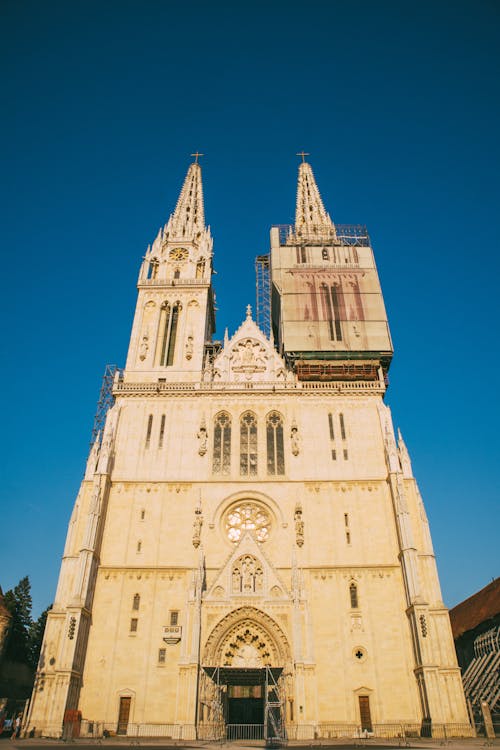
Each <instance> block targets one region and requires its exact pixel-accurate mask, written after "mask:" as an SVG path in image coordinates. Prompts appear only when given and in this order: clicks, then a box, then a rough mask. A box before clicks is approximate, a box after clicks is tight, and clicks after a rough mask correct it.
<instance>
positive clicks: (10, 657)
mask: <svg viewBox="0 0 500 750" xmlns="http://www.w3.org/2000/svg"><path fill="white" fill-rule="evenodd" d="M4 602H5V606H6V607H7V609H8V610H9V611H10V613H11V614H12V620H11V623H10V629H9V636H8V640H7V645H6V649H5V654H4V659H5V660H6V661H12V662H17V663H20V664H27V665H28V666H29V667H30V668H31V669H33V670H34V669H36V665H37V662H38V656H39V654H40V648H41V645H42V639H43V633H44V630H45V623H46V620H47V613H48V611H49V609H50V608H51V607H48V608H47V609H46V610H44V612H42V614H41V615H40V617H39V618H38V619H37V620H33V618H32V616H31V609H32V604H33V603H32V599H31V583H30V579H29V577H28V576H25V577H24V578H21V580H20V581H19V583H18V584H17V586H15V587H14V588H13V589H10V590H9V591H7V592H6V593H5V595H4Z"/></svg>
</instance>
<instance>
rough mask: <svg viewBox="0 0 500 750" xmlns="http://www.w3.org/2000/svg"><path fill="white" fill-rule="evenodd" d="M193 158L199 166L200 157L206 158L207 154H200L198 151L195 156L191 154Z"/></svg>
mask: <svg viewBox="0 0 500 750" xmlns="http://www.w3.org/2000/svg"><path fill="white" fill-rule="evenodd" d="M191 156H194V157H195V164H198V157H200V156H205V154H200V152H199V151H197V152H196V153H195V154H191Z"/></svg>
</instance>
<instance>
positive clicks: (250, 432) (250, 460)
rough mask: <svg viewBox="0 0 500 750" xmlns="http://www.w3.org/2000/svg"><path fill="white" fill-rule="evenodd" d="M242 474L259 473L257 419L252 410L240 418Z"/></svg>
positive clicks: (252, 474) (251, 474)
mask: <svg viewBox="0 0 500 750" xmlns="http://www.w3.org/2000/svg"><path fill="white" fill-rule="evenodd" d="M240 474H241V475H242V476H255V475H256V474H257V419H256V417H255V414H252V412H251V411H247V412H245V414H243V415H242V417H241V419H240Z"/></svg>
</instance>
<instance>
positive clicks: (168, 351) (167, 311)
mask: <svg viewBox="0 0 500 750" xmlns="http://www.w3.org/2000/svg"><path fill="white" fill-rule="evenodd" d="M181 309H182V307H181V304H180V302H176V303H175V305H173V306H172V307H171V306H170V305H169V304H168V302H166V303H165V305H164V306H163V308H162V320H163V335H162V341H161V353H160V365H164V366H166V367H168V366H170V365H173V363H174V354H175V341H176V338H177V325H178V322H179V313H180V311H181Z"/></svg>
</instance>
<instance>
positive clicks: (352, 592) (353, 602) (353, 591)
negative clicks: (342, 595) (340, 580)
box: [349, 581, 359, 609]
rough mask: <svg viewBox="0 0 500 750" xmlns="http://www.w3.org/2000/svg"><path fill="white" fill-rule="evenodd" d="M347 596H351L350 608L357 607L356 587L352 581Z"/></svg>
mask: <svg viewBox="0 0 500 750" xmlns="http://www.w3.org/2000/svg"><path fill="white" fill-rule="evenodd" d="M349 596H350V598H351V609H357V608H358V607H359V602H358V587H357V586H356V584H355V583H354V581H352V583H351V585H350V586H349Z"/></svg>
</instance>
